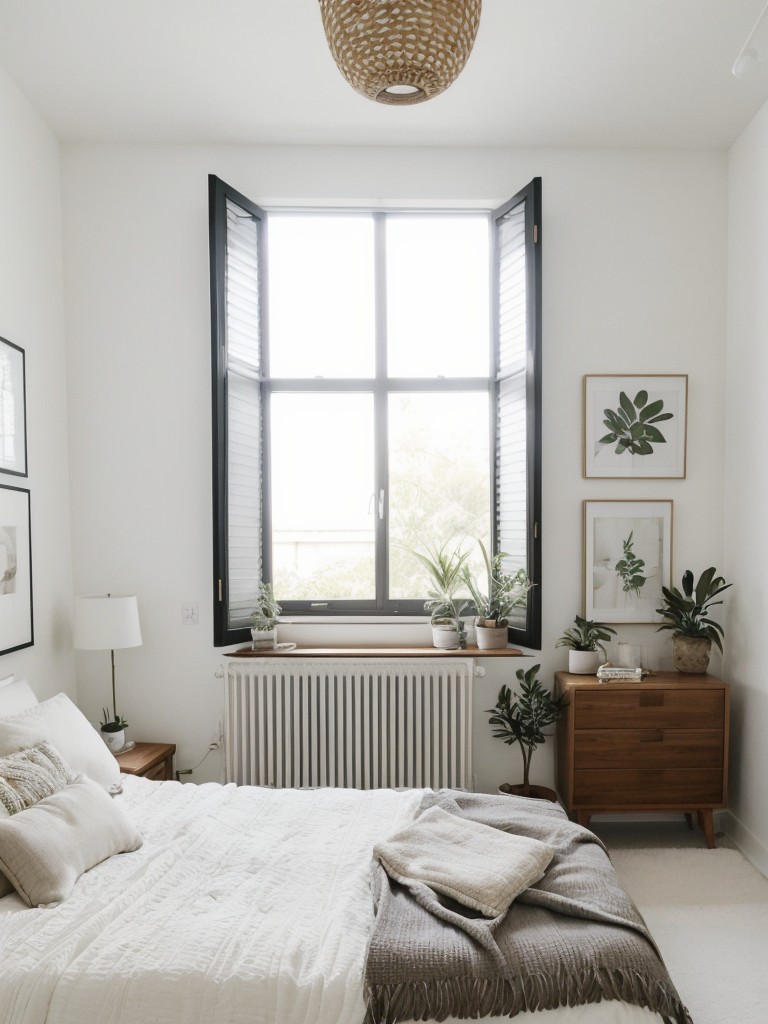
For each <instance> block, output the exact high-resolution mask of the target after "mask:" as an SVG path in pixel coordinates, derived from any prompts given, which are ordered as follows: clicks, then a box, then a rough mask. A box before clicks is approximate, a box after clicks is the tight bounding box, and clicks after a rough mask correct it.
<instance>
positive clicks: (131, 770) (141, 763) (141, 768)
mask: <svg viewBox="0 0 768 1024" xmlns="http://www.w3.org/2000/svg"><path fill="white" fill-rule="evenodd" d="M175 753H176V744H175V743H137V744H136V746H135V747H134V748H133V749H132V750H127V751H126V752H125V753H124V754H115V758H116V760H117V763H118V764H119V765H120V771H121V772H123V773H124V774H125V775H144V774H145V772H147V771H149V770H150V769H151V768H153V767H154V766H155V765H156V764H160V762H161V761H165V760H167V759H168V758H169V757H172V756H173V755H174V754H175Z"/></svg>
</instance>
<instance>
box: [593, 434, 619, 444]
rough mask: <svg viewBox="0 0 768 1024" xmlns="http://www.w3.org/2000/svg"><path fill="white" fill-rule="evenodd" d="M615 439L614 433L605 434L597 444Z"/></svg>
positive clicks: (611, 441) (607, 442)
mask: <svg viewBox="0 0 768 1024" xmlns="http://www.w3.org/2000/svg"><path fill="white" fill-rule="evenodd" d="M616 440H617V435H616V434H606V435H605V436H604V437H601V438H600V440H599V441H598V442H597V443H598V444H613V442H614V441H616Z"/></svg>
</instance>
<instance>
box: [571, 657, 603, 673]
mask: <svg viewBox="0 0 768 1024" xmlns="http://www.w3.org/2000/svg"><path fill="white" fill-rule="evenodd" d="M602 662H603V653H602V651H568V671H569V672H573V673H574V675H580V676H593V675H595V673H596V672H597V670H598V669H599V668H600V665H601V664H602Z"/></svg>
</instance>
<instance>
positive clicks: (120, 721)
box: [101, 708, 128, 754]
mask: <svg viewBox="0 0 768 1024" xmlns="http://www.w3.org/2000/svg"><path fill="white" fill-rule="evenodd" d="M101 712H102V714H103V716H104V721H103V722H102V723H101V735H102V739H103V740H104V742H105V743H106V744H107V746H108V747H109V749H110V750H111V751H112V753H113V754H116V753H117V752H118V751H119V750H122V749H123V747H124V746H125V730H126V729H127V728H128V723H127V722H126V720H125V719H124V718H123V717H122V715H118V714H115V716H114V718H110V717H109V712H108V711H107V709H106V708H102V709H101Z"/></svg>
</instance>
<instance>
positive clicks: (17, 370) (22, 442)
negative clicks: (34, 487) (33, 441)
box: [0, 338, 27, 476]
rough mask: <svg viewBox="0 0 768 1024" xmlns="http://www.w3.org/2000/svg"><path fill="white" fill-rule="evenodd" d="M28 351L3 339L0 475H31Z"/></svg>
mask: <svg viewBox="0 0 768 1024" xmlns="http://www.w3.org/2000/svg"><path fill="white" fill-rule="evenodd" d="M24 388H25V383H24V350H23V349H21V348H19V346H18V345H14V344H13V343H12V342H10V341H6V339H5V338H0V471H2V472H4V473H13V474H14V475H15V476H26V475H27V441H26V409H25V406H24V402H25V397H24Z"/></svg>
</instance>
